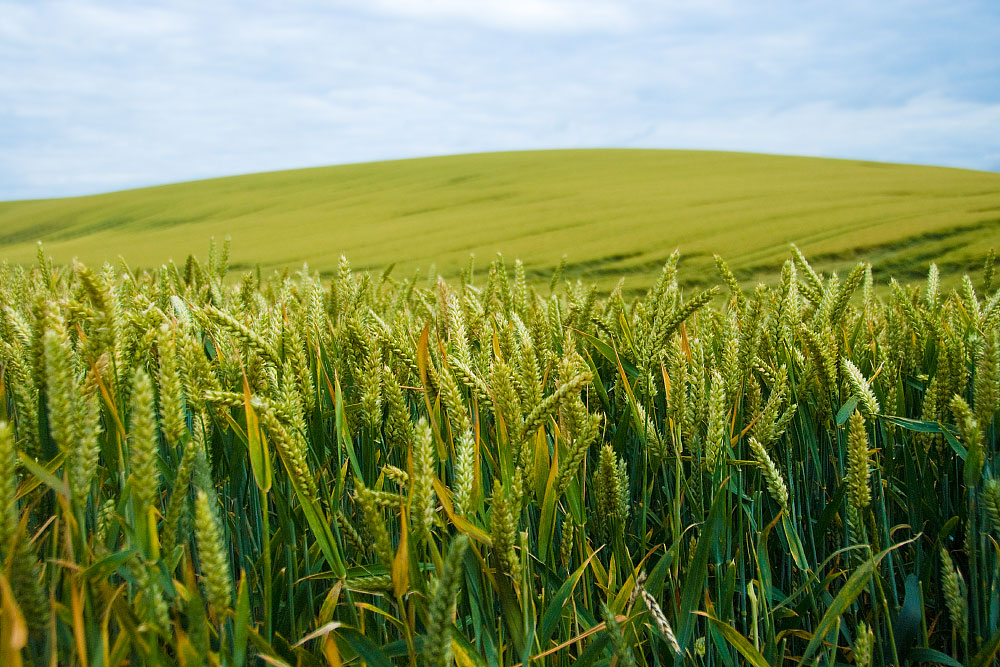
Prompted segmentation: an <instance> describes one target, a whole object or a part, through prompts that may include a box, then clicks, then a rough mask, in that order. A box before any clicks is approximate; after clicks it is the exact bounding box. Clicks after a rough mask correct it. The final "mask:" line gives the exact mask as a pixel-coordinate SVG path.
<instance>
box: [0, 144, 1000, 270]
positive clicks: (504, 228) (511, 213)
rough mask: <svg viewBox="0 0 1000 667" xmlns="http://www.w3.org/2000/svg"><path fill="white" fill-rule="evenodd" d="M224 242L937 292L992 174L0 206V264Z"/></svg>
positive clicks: (993, 189)
mask: <svg viewBox="0 0 1000 667" xmlns="http://www.w3.org/2000/svg"><path fill="white" fill-rule="evenodd" d="M227 234H228V235H231V236H232V238H233V254H232V261H233V265H234V266H235V268H246V267H252V266H255V265H257V264H258V263H259V264H260V265H261V266H262V267H263V268H265V269H268V268H273V267H280V266H299V265H301V264H302V263H303V262H308V263H309V265H310V267H312V268H315V269H319V270H321V271H324V272H326V271H331V270H333V269H334V268H335V267H336V264H337V259H338V257H339V256H340V255H341V254H346V255H347V256H348V258H349V259H350V260H351V263H352V265H354V266H356V267H359V268H370V269H376V270H378V269H381V268H383V267H385V266H387V265H389V264H391V263H394V262H395V263H396V264H397V269H396V271H397V273H399V274H404V275H410V273H411V272H412V271H413V270H414V269H415V268H418V267H419V268H421V269H422V270H424V271H427V270H428V269H429V268H430V267H431V265H432V264H433V265H434V266H435V270H436V271H437V272H440V273H442V274H444V275H445V276H450V275H455V274H456V273H457V272H458V271H459V270H460V268H462V267H464V266H465V265H466V264H467V263H468V258H469V254H470V253H475V255H476V257H477V262H478V264H479V266H485V265H486V263H487V262H488V261H489V259H490V258H491V257H492V256H493V255H494V254H495V253H496V252H503V253H504V255H505V256H507V257H508V258H510V259H513V258H515V257H518V258H520V259H522V260H523V261H524V262H525V263H526V265H527V266H528V268H529V270H530V271H531V273H532V275H535V276H541V275H546V276H547V275H548V273H549V272H550V271H551V270H552V269H553V268H554V267H555V266H556V265H557V264H558V263H559V261H560V258H561V257H562V255H563V254H566V255H567V261H568V274H569V275H570V276H580V277H583V278H585V279H588V280H591V281H595V282H597V283H599V284H600V285H602V286H603V287H610V286H611V285H613V284H614V283H615V282H616V281H617V280H618V278H619V277H620V276H622V275H624V276H626V277H627V278H628V284H629V286H631V287H633V288H640V287H644V286H646V285H648V284H649V283H650V282H651V280H652V278H653V276H654V275H655V274H656V272H657V271H658V269H659V267H660V265H661V264H662V263H663V261H664V259H665V258H666V257H667V256H668V255H669V254H670V253H671V252H672V251H673V250H674V249H675V248H679V249H680V250H681V252H682V254H683V257H684V259H683V263H684V264H685V269H684V271H683V272H682V274H681V275H682V276H685V277H687V278H688V281H689V282H715V280H716V278H715V275H714V269H713V268H712V254H713V253H720V254H722V255H723V256H724V257H725V258H726V259H727V261H728V262H729V263H730V265H731V266H732V267H733V268H734V269H735V270H736V272H737V274H738V275H739V276H740V277H741V278H745V279H761V280H770V279H772V278H773V277H774V276H775V272H776V270H777V268H778V267H780V264H781V262H782V261H783V260H784V259H785V258H786V257H787V256H788V250H787V246H788V243H790V242H795V243H797V244H798V245H799V246H800V247H801V249H802V250H803V252H805V253H806V255H807V256H808V257H809V258H810V260H812V261H813V262H814V264H815V265H817V266H818V267H819V268H822V269H824V270H831V269H835V270H840V269H843V268H845V267H848V266H849V265H851V264H852V263H853V262H854V261H856V259H857V258H861V257H863V258H865V259H867V260H868V261H871V262H872V263H873V264H874V267H875V270H876V275H877V276H885V275H887V274H892V275H894V276H897V277H899V278H909V277H915V276H917V275H920V274H924V273H926V270H927V266H928V264H929V263H930V262H931V261H934V262H936V263H937V264H938V266H939V268H940V269H941V270H942V274H943V276H944V277H945V279H946V281H947V280H948V278H949V277H951V278H954V276H956V275H960V274H961V273H962V272H966V271H975V270H978V268H979V267H980V266H981V264H982V259H983V256H984V255H985V254H986V252H987V250H988V249H989V248H991V247H997V248H998V250H1000V174H997V173H988V172H975V171H966V170H959V169H945V168H937V167H922V166H911V165H895V164H883V163H872V162H856V161H844V160H827V159H816V158H799V157H780V156H769V155H754V154H742V153H722V152H704V151H663V150H573V151H535V152H514V153H488V154H476V155H459V156H452V157H439V158H426V159H417V160H401V161H393V162H380V163H368V164H357V165H346V166H338V167H323V168H315V169H303V170H296V171H283V172H274V173H264V174H253V175H248V176H235V177H230V178H220V179H213V180H207V181H197V182H191V183H178V184H174V185H166V186H160V187H153V188H144V189H140V190H131V191H125V192H115V193H111V194H104V195H97V196H91V197H78V198H68V199H53V200H37V201H18V202H4V203H0V258H4V259H8V260H11V261H17V262H28V261H33V260H34V256H35V243H36V241H38V240H42V241H44V243H45V247H46V250H47V251H48V252H49V253H50V254H51V255H52V256H53V257H55V259H56V260H69V259H71V258H72V257H74V256H75V257H79V258H80V259H81V260H83V261H85V262H88V263H99V262H101V261H103V260H114V259H115V258H117V256H118V255H123V256H124V257H126V258H127V260H128V262H129V263H130V264H131V265H133V266H155V265H159V264H161V263H164V262H166V261H167V260H169V259H173V260H175V261H178V262H180V261H183V260H184V259H185V257H186V256H187V255H188V253H192V252H194V253H196V254H199V255H204V253H205V249H206V247H207V242H208V239H209V238H210V237H212V236H214V237H216V238H217V239H220V240H221V239H222V238H223V237H225V236H226V235H227Z"/></svg>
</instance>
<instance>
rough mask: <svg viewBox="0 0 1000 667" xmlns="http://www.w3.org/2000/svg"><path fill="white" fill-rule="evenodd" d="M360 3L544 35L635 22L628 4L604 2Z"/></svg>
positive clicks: (451, 0) (392, 13) (371, 0)
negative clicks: (543, 33)
mask: <svg viewBox="0 0 1000 667" xmlns="http://www.w3.org/2000/svg"><path fill="white" fill-rule="evenodd" d="M359 4H363V5H365V6H366V7H367V9H368V10H374V11H377V12H380V13H383V14H385V15H388V16H394V17H404V18H410V19H422V20H445V21H456V22H462V23H468V24H473V25H479V26H484V27H488V28H500V29H514V30H530V31H546V32H548V31H552V32H574V31H581V30H582V31H587V30H601V31H604V30H624V29H627V28H630V27H632V26H633V25H634V23H635V19H636V17H635V16H634V14H633V13H632V11H630V8H629V6H628V3H624V2H610V1H605V0H479V1H477V2H469V1H467V0H368V1H367V2H364V3H359Z"/></svg>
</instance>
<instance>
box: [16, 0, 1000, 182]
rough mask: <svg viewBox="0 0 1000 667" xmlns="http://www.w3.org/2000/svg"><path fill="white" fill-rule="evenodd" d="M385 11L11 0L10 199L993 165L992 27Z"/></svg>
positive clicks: (442, 4) (616, 12)
mask: <svg viewBox="0 0 1000 667" xmlns="http://www.w3.org/2000/svg"><path fill="white" fill-rule="evenodd" d="M377 1H378V2H379V3H380V4H378V5H376V6H375V8H374V9H372V8H371V7H370V6H368V5H365V6H362V5H361V4H360V2H361V0H343V1H342V2H340V3H339V8H338V9H337V10H336V11H331V10H330V9H328V7H327V6H324V5H321V4H320V3H316V2H312V0H291V1H290V2H289V3H286V4H284V5H282V6H281V8H280V9H278V8H272V7H271V5H269V4H267V3H263V2H261V3H257V4H252V5H250V7H251V8H252V9H250V10H247V9H245V7H246V6H247V5H246V4H245V3H236V2H231V3H230V2H226V0H220V1H219V2H218V3H204V2H197V1H196V0H180V2H171V1H166V0H164V1H161V2H154V3H153V4H149V5H144V7H145V8H143V9H133V8H132V6H131V5H127V4H124V3H117V4H114V3H112V4H109V3H107V2H98V1H97V0H80V1H79V2H74V3H73V4H72V5H71V6H70V5H67V4H61V3H52V2H45V0H39V3H38V4H32V5H24V4H15V5H13V6H12V7H11V6H10V5H9V4H8V5H4V4H3V0H0V16H4V21H0V35H8V34H9V33H13V34H12V35H11V36H10V38H9V39H8V38H3V37H0V199H5V198H14V197H28V196H45V195H56V194H73V193H85V192H92V191H97V190H106V189H114V188H118V187H129V186H135V185H143V184H151V183H160V182H169V181H175V180H182V179H189V178H198V177H204V176H212V175H224V174H227V173H245V172H251V171H261V170H267V169H279V168H290V167H297V166H309V165H320V164H334V163H341V162H351V161H365V160H376V159H385V158H398V157H416V156H420V155H429V154H445V153H453V152H467V151H485V150H501V149H515V148H557V147H578V146H636V147H639V146H647V147H689V148H728V149H738V150H758V151H764V152H784V153H798V154H817V155H834V156H843V157H859V158H865V159H876V160H877V159H882V160H890V161H914V162H926V163H942V164H954V165H959V166H968V167H975V168H994V169H996V168H1000V163H998V157H997V156H998V155H1000V132H998V131H997V128H998V127H1000V118H998V105H1000V58H998V57H997V56H996V54H995V53H993V52H992V51H991V50H990V49H987V48H986V46H985V45H986V44H987V43H988V40H985V38H982V36H981V35H980V33H986V32H990V29H991V27H997V28H998V29H1000V21H994V22H993V23H992V24H991V23H990V21H989V20H985V19H977V20H972V19H961V17H959V18H958V19H956V18H954V17H952V18H949V17H948V16H941V15H932V16H930V18H929V19H928V21H927V22H925V23H926V24H920V29H919V30H918V29H917V27H914V26H913V25H910V24H906V26H905V27H907V31H905V32H901V31H900V30H897V29H895V28H894V27H893V26H894V25H895V23H894V22H899V21H903V20H904V17H903V13H902V12H901V11H900V10H899V9H898V8H896V9H891V10H888V9H884V8H882V9H879V12H882V14H879V16H878V17H876V18H874V19H873V18H870V17H869V16H868V13H871V12H869V10H867V9H864V7H860V6H859V7H860V8H852V9H850V12H854V13H855V14H856V15H847V13H845V14H844V15H842V16H841V15H838V16H832V17H831V16H822V15H818V14H817V13H816V12H815V11H813V13H812V14H808V15H806V14H803V10H801V9H799V8H798V5H792V4H790V3H764V4H763V5H762V6H760V7H756V6H755V8H754V10H753V11H750V10H748V9H745V8H744V7H743V6H742V5H736V4H730V3H729V2H727V0H723V1H721V2H717V3H712V4H710V5H705V4H702V3H698V2H689V1H687V0H685V1H683V2H669V1H664V2H660V1H659V0H631V1H628V2H621V3H614V4H612V3H610V2H609V1H608V0H580V1H579V2H576V3H573V4H570V3H569V0H512V1H511V2H510V3H505V4H501V3H499V2H496V1H494V0H488V1H487V2H485V3H481V4H476V3H468V4H466V3H458V2H456V1H454V0H434V1H428V2H422V3H421V2H414V3H410V2H404V1H403V0H377ZM8 9H10V10H11V11H10V13H9V14H5V12H6V11H7V10H8ZM866 12H868V13H866ZM848 13H849V12H848ZM911 13H912V12H911ZM8 16H10V17H13V18H12V19H11V20H9V21H8V20H7V18H8ZM907 16H909V14H907ZM906 20H908V21H917V20H918V19H917V18H913V17H910V18H907V19H906ZM949 21H951V23H949ZM866 22H867V23H866ZM938 24H941V25H942V26H943V27H942V28H941V29H940V30H939V29H938V27H937V26H938ZM11 26H14V27H13V28H11ZM957 28H963V29H965V32H962V31H959V30H957ZM921 30H922V31H923V32H921ZM917 35H920V36H921V39H918V38H917V37H916V36H917ZM932 38H933V39H932ZM935 40H937V41H935ZM984 54H985V55H984Z"/></svg>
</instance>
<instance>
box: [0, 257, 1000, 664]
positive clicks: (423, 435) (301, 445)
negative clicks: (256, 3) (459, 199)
mask: <svg viewBox="0 0 1000 667" xmlns="http://www.w3.org/2000/svg"><path fill="white" fill-rule="evenodd" d="M785 252H786V257H787V260H786V261H785V262H784V263H783V264H782V265H781V268H780V278H779V279H778V280H777V281H776V282H775V283H774V284H773V285H770V286H767V285H759V286H755V285H746V284H741V283H740V281H739V280H738V279H737V277H736V276H735V275H734V274H733V272H732V270H731V269H730V267H729V266H728V265H727V264H726V262H725V261H723V260H722V259H721V258H719V257H716V258H715V259H714V260H713V264H714V267H713V271H714V273H713V276H712V279H711V282H713V283H717V286H710V287H706V288H705V289H693V290H692V289H685V288H684V287H683V286H682V284H683V282H682V278H681V276H680V275H679V273H678V262H679V258H680V256H679V255H678V254H676V253H675V254H673V255H671V256H670V257H669V259H668V260H667V261H666V262H665V263H664V264H663V265H662V266H661V268H660V272H659V274H658V277H657V278H656V280H655V281H654V282H653V283H652V286H651V287H650V288H649V289H648V290H647V291H646V292H645V293H643V294H642V295H640V296H637V297H630V296H628V295H627V292H626V291H625V290H622V289H618V290H614V291H612V292H610V294H605V295H601V294H600V293H599V290H598V289H597V288H596V287H593V286H590V285H588V284H586V283H583V282H580V281H578V280H567V279H565V276H564V275H563V274H561V273H560V272H559V270H558V269H557V270H556V271H555V272H553V273H552V274H551V275H550V277H549V280H547V281H544V283H542V282H540V281H537V280H534V281H533V280H531V279H529V277H528V272H529V268H528V266H527V265H525V264H523V263H521V262H520V261H518V262H515V263H513V265H512V266H509V265H507V264H506V263H505V260H504V258H503V257H497V258H495V259H493V260H492V262H490V263H489V264H487V265H486V266H483V267H481V268H479V269H477V268H475V265H474V264H471V263H470V264H469V265H468V266H467V267H466V268H465V269H464V270H462V271H460V272H458V274H457V275H456V276H455V277H454V278H453V279H451V280H445V279H443V278H437V277H434V279H432V280H428V279H426V278H417V279H404V280H400V279H396V278H394V277H393V275H392V274H389V273H385V272H383V273H378V272H374V273H369V272H364V271H355V270H352V267H351V265H350V264H349V263H348V261H347V260H346V259H344V258H341V259H340V260H339V264H338V267H337V269H336V271H335V272H334V274H333V275H332V276H331V277H329V278H323V277H321V276H320V275H319V274H318V273H317V272H314V271H307V270H303V271H299V272H290V271H282V272H275V273H273V274H267V273H265V274H264V275H260V274H258V273H256V272H254V271H237V272H235V274H234V272H232V271H231V270H230V262H231V258H230V251H229V247H228V245H226V246H224V247H222V248H217V247H215V245H214V244H213V246H212V247H211V249H210V251H209V254H208V257H207V260H206V261H203V262H202V261H199V260H197V259H196V258H194V257H193V256H189V257H188V259H187V261H186V262H183V263H180V264H174V263H168V264H165V265H163V266H162V267H161V268H160V269H158V270H153V271H140V270H136V269H131V268H129V267H128V266H127V265H126V264H124V263H116V264H110V263H109V264H104V265H103V266H102V265H96V266H89V267H88V266H85V265H84V264H81V263H79V262H77V263H74V264H59V263H56V262H54V261H53V259H52V258H51V257H50V256H49V255H48V254H47V253H46V252H45V250H43V249H41V248H40V249H39V251H38V259H37V261H36V262H35V263H34V264H30V265H29V264H11V263H4V264H2V265H0V285H2V287H3V293H4V295H5V296H4V301H3V306H2V309H0V556H2V562H3V570H2V572H0V607H2V613H0V663H2V664H4V665H10V666H16V665H22V664H26V665H52V664H59V665H123V664H150V665H166V664H181V665H202V664H210V665H247V664H267V665H362V664H364V665H370V666H383V665H442V666H443V665H452V664H458V665H462V666H470V665H476V666H478V665H496V666H500V665H581V666H587V665H609V666H614V665H620V666H630V665H648V666H652V665H672V664H676V665H680V664H691V665H705V666H715V665H742V664H749V665H754V666H756V667H764V666H765V665H795V664H808V665H829V666H831V667H832V666H833V665H845V664H850V665H858V666H859V667H867V666H870V665H896V664H905V663H907V661H909V664H921V663H933V664H941V665H981V666H985V665H989V664H994V661H995V659H996V656H997V653H998V648H1000V630H998V614H1000V611H998V610H1000V588H998V586H1000V557H998V556H1000V553H998V549H1000V547H998V538H1000V480H998V474H1000V470H998V465H1000V460H998V458H997V428H996V424H997V422H996V419H997V412H998V409H1000V348H998V346H1000V340H998V331H1000V329H998V324H1000V290H998V289H997V285H996V284H995V283H996V281H995V280H994V269H993V266H994V265H993V255H992V253H990V254H989V256H988V257H987V256H986V254H985V253H983V256H981V257H979V265H980V267H981V268H979V269H977V270H976V271H975V272H974V273H972V274H970V275H966V276H965V277H964V278H963V279H961V280H960V281H959V283H958V285H959V286H958V288H957V289H953V290H950V289H946V288H945V287H944V286H943V285H942V283H941V279H940V272H939V270H938V267H937V266H934V265H932V266H931V267H930V270H929V272H928V273H927V276H926V279H925V280H921V281H919V282H913V283H898V282H895V281H891V282H890V281H886V283H885V284H879V283H878V282H877V281H876V279H875V277H874V276H873V273H872V270H871V266H870V265H869V264H868V263H864V262H862V263H858V264H856V265H855V266H854V267H853V268H852V269H850V270H849V271H848V272H844V273H843V274H842V275H836V274H829V275H824V274H823V273H820V272H819V271H817V270H816V268H815V267H814V266H812V265H811V264H810V263H809V262H808V261H807V260H806V258H805V257H804V256H803V255H802V254H801V253H800V252H799V251H798V249H797V248H794V247H793V248H791V249H787V248H786V250H785ZM984 260H985V263H984Z"/></svg>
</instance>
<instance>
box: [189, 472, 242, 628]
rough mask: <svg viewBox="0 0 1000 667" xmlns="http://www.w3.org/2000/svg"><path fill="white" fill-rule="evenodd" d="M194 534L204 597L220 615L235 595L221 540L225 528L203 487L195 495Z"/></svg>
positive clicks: (225, 550) (227, 559)
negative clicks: (196, 541) (221, 526)
mask: <svg viewBox="0 0 1000 667" xmlns="http://www.w3.org/2000/svg"><path fill="white" fill-rule="evenodd" d="M194 531H195V537H196V539H197V540H198V558H199V560H200V561H201V581H202V585H203V586H204V588H205V598H206V599H207V600H208V603H209V605H210V606H211V607H212V609H213V610H214V611H215V613H216V615H218V616H219V617H220V618H221V616H222V614H223V613H224V612H225V611H226V610H227V609H229V607H230V604H231V600H232V597H233V582H232V575H231V574H230V572H229V553H228V549H227V548H226V546H225V544H224V543H223V540H222V530H221V528H220V526H219V521H218V517H217V515H216V512H215V508H214V507H213V503H212V501H211V500H210V499H209V497H208V494H207V493H205V491H204V490H199V491H198V494H197V496H196V497H195V519H194Z"/></svg>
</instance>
